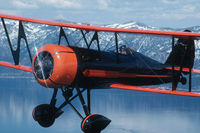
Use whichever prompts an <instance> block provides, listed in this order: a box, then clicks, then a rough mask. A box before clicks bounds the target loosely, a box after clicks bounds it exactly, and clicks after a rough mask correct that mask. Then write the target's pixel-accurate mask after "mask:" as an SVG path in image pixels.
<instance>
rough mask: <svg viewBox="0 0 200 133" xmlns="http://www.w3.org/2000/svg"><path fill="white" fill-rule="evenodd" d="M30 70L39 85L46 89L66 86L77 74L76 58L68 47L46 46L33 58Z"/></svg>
mask: <svg viewBox="0 0 200 133" xmlns="http://www.w3.org/2000/svg"><path fill="white" fill-rule="evenodd" d="M32 68H33V73H34V75H35V77H36V79H37V81H38V82H39V83H40V84H41V85H43V86H45V87H48V88H59V87H62V86H68V85H71V84H72V82H73V81H74V79H75V77H76V74H77V68H78V63H77V57H76V54H75V52H74V50H73V49H71V48H70V47H67V46H59V45H53V44H48V45H45V46H43V47H42V48H40V49H39V51H38V52H37V53H36V55H35V56H34V58H33V64H32Z"/></svg>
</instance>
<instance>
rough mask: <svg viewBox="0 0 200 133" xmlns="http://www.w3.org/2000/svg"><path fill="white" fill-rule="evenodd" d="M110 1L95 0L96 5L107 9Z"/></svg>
mask: <svg viewBox="0 0 200 133" xmlns="http://www.w3.org/2000/svg"><path fill="white" fill-rule="evenodd" d="M110 3H111V0H97V4H98V7H99V8H100V9H107V8H108V7H109V4H110Z"/></svg>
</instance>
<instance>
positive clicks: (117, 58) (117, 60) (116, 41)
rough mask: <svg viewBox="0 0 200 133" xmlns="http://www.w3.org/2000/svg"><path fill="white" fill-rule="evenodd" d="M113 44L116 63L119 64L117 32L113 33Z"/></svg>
mask: <svg viewBox="0 0 200 133" xmlns="http://www.w3.org/2000/svg"><path fill="white" fill-rule="evenodd" d="M115 43H116V62H117V64H119V62H120V61H119V44H118V37H117V32H115Z"/></svg>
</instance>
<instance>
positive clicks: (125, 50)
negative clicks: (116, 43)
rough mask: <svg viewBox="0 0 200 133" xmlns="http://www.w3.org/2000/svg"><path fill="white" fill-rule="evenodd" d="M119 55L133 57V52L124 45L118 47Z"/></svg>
mask: <svg viewBox="0 0 200 133" xmlns="http://www.w3.org/2000/svg"><path fill="white" fill-rule="evenodd" d="M119 53H120V54H122V55H127V56H133V50H132V49H131V48H128V47H126V45H122V46H121V47H119Z"/></svg>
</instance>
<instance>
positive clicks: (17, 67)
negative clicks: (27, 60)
mask: <svg viewBox="0 0 200 133" xmlns="http://www.w3.org/2000/svg"><path fill="white" fill-rule="evenodd" d="M0 65H2V66H6V67H11V68H15V69H18V70H22V71H27V72H32V68H31V67H27V66H21V65H13V64H11V63H8V62H3V61H0Z"/></svg>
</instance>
